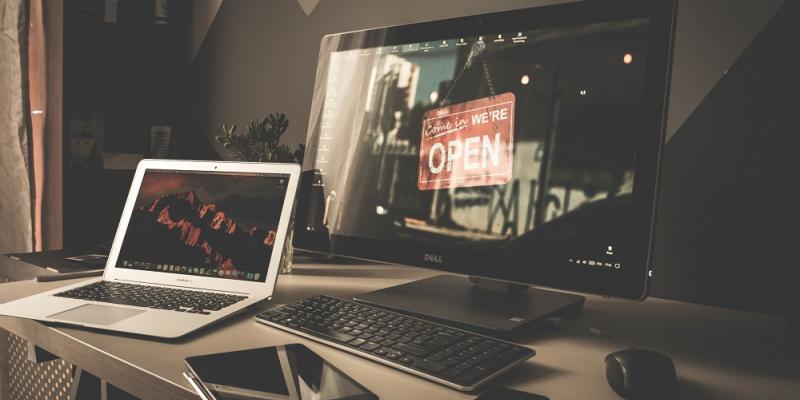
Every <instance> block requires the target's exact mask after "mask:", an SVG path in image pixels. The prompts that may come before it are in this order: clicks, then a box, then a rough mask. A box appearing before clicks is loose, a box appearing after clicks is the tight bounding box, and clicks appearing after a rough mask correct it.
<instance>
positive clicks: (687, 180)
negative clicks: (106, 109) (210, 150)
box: [187, 0, 800, 311]
mask: <svg viewBox="0 0 800 400" xmlns="http://www.w3.org/2000/svg"><path fill="white" fill-rule="evenodd" d="M302 2H304V3H309V1H302ZM560 2H563V0H548V1H544V0H538V1H537V0H497V1H492V2H487V1H479V0H439V1H417V2H408V1H402V2H401V1H396V0H370V1H364V0H321V1H320V2H319V4H318V5H317V6H316V8H314V9H313V11H312V12H311V13H310V14H308V15H307V14H306V13H305V12H304V10H303V8H301V6H300V5H299V4H298V1H297V0H271V1H262V0H236V1H222V3H221V5H220V2H219V0H217V1H213V2H206V1H202V0H198V1H195V6H196V7H200V8H201V9H200V10H199V11H200V12H199V13H198V14H200V15H206V16H207V15H208V14H209V13H213V11H215V10H216V7H219V11H218V13H217V14H216V16H215V18H214V19H213V22H212V23H211V25H210V28H209V30H208V33H207V35H206V36H205V38H204V39H202V38H196V42H198V43H202V44H201V45H200V47H199V49H198V51H197V56H196V57H195V59H194V61H193V64H192V67H191V76H190V87H189V89H190V91H189V93H188V94H187V98H192V99H193V100H192V107H191V119H192V121H193V123H194V124H195V126H197V127H198V129H199V130H200V131H201V132H199V133H200V134H201V135H202V134H205V135H209V132H211V130H212V128H213V126H215V125H218V124H221V123H228V124H229V123H237V124H240V125H241V124H243V123H245V122H246V121H247V119H249V118H252V117H256V116H260V115H263V114H265V113H268V112H272V111H281V112H285V113H287V114H288V116H289V119H290V120H291V125H290V128H289V130H288V131H287V134H286V140H285V142H286V143H287V144H290V145H293V144H295V143H298V142H301V141H303V140H304V138H305V134H306V128H307V125H308V112H309V109H310V105H311V96H312V91H313V84H314V75H315V70H316V59H317V53H318V49H319V40H320V38H321V36H322V35H324V34H327V33H335V32H342V31H348V30H356V29H364V28H369V27H375V26H384V25H395V24H404V23H410V22H417V21H422V20H433V19H441V18H447V17H454V16H460V15H469V14H476V13H483V12H490V11H499V10H508V9H514V8H522V7H531V6H539V5H545V4H552V3H560ZM310 3H313V1H310ZM783 4H784V1H783V0H742V1H736V2H732V1H729V0H684V1H681V2H680V6H679V12H678V22H677V30H676V38H675V55H674V62H673V75H672V87H671V93H670V106H669V107H670V113H669V117H668V121H667V138H668V142H667V145H666V154H665V162H664V169H663V171H664V172H663V187H662V191H661V201H660V204H659V218H658V225H657V233H656V259H655V264H656V265H655V267H656V275H655V278H654V280H653V285H652V290H651V294H652V295H654V296H658V297H666V298H673V299H679V300H687V301H694V302H701V303H708V304H718V305H726V306H730V307H737V308H745V309H756V310H762V311H774V310H775V309H776V308H775V307H774V304H776V303H781V302H783V303H785V291H786V289H787V288H788V285H789V284H788V283H787V282H788V281H789V279H782V278H784V277H786V278H788V277H789V274H788V272H789V271H790V269H789V268H790V267H789V266H790V265H791V258H790V253H791V244H792V243H800V241H798V240H797V239H798V236H797V234H796V233H793V232H792V231H791V230H789V227H790V226H791V224H792V221H794V222H796V221H797V217H796V216H795V215H796V214H798V213H797V212H793V209H792V205H793V204H794V203H796V196H795V195H794V194H793V193H791V187H792V184H791V182H792V175H795V176H796V175H797V171H798V169H797V168H796V167H797V166H796V165H792V161H791V158H787V156H788V155H791V153H792V150H793V149H797V143H796V141H794V140H795V139H792V138H791V137H790V135H789V132H790V131H791V130H792V129H794V132H797V129H796V128H797V125H796V124H795V125H793V126H794V128H792V125H790V124H789V123H788V122H785V120H786V119H787V118H788V117H789V116H792V115H793V114H792V112H791V111H787V110H786V107H788V105H785V103H783V102H782V100H781V98H780V97H778V96H780V95H782V94H785V93H786V92H785V90H784V89H783V86H782V85H783V84H782V83H781V81H780V80H779V76H778V75H776V73H777V72H779V70H780V69H781V68H788V67H787V66H789V65H790V64H786V63H789V62H790V61H787V60H784V59H780V58H776V57H774V54H773V53H775V51H772V50H770V49H771V48H772V47H773V46H775V44H773V42H774V40H775V39H773V41H772V42H770V40H768V39H762V37H763V35H762V36H758V35H759V33H760V32H762V30H763V29H764V28H765V26H767V25H768V23H769V22H770V21H771V20H772V18H773V16H774V15H776V11H777V10H778V9H780V8H781V7H782V6H783ZM786 12H787V11H786V10H782V11H781V15H783V14H785V13H786ZM784 18H785V17H784ZM795 19H796V17H795ZM780 35H781V34H780V33H778V34H773V37H775V38H779V37H780ZM756 37H758V38H759V39H756V42H753V40H754V38H756ZM795 37H798V35H795ZM782 45H783V46H786V47H787V49H786V50H785V52H786V53H790V46H791V42H787V41H784V42H782ZM758 48H761V49H762V50H760V51H759V50H753V49H758ZM795 48H796V45H795ZM743 52H745V55H744V56H742V54H743ZM740 56H741V57H742V59H739V58H740ZM764 57H772V58H771V59H770V61H769V62H767V61H765V58H764ZM737 60H738V61H737ZM748 60H751V61H748ZM748 63H749V64H748ZM747 65H750V66H747ZM795 70H797V69H795ZM726 71H729V72H728V73H727V75H726V73H725V72H726ZM767 77H769V79H771V81H769V82H764V81H762V80H761V79H767ZM795 82H796V81H795ZM766 83H770V84H771V86H770V85H767V84H766ZM698 105H699V107H698ZM795 105H796V104H795ZM781 107H783V108H781ZM798 111H800V109H798V108H796V107H795V108H794V113H795V114H797V113H798ZM794 180H797V179H796V177H795V178H794ZM784 311H785V310H784Z"/></svg>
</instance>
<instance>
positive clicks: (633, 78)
mask: <svg viewBox="0 0 800 400" xmlns="http://www.w3.org/2000/svg"><path fill="white" fill-rule="evenodd" d="M675 7H676V5H675V2H674V1H639V0H633V1H586V2H578V3H569V4H563V5H554V6H547V7H538V8H530V9H523V10H513V11H506V12H499V13H492V14H485V15H475V16H468V17H460V18H454V19H448V20H441V21H431V22H423V23H417V24H411V25H403V26H393V27H388V28H378V29H369V30H364V31H357V32H348V33H341V34H334V35H328V36H325V37H324V38H323V39H322V43H321V49H320V55H319V64H318V67H317V77H316V82H315V86H314V97H313V101H312V110H311V118H310V124H309V129H308V137H307V149H306V156H305V162H304V168H303V169H304V178H303V180H302V183H301V189H300V198H299V203H298V210H297V217H296V223H295V225H296V230H295V245H296V246H297V247H298V248H301V249H306V250H310V251H314V252H320V253H327V254H335V255H340V256H348V257H354V258H361V259H368V260H377V261H383V262H389V263H398V264H406V265H414V266H423V267H427V268H432V269H437V270H442V271H449V272H456V273H460V274H466V275H470V276H475V277H480V278H483V279H484V280H486V279H487V278H488V279H493V280H499V281H505V282H517V283H524V284H533V285H536V286H544V287H551V288H558V289H566V290H569V291H578V292H588V293H597V294H602V295H609V296H615V297H623V298H631V299H640V298H643V297H644V296H645V295H646V287H647V280H648V276H649V275H650V274H651V267H652V266H651V250H652V235H653V221H654V205H655V198H656V187H657V180H658V170H659V159H660V155H661V145H662V142H663V131H664V125H665V112H666V110H665V109H666V104H667V103H666V98H667V90H668V83H669V71H670V58H671V50H672V37H673V25H674V16H675ZM462 280H463V279H462ZM438 282H439V283H440V284H438V285H433V286H431V285H427V286H425V285H416V286H415V284H410V285H404V286H403V287H402V290H394V291H393V292H392V291H391V290H390V292H391V296H383V295H380V294H377V295H376V294H370V295H365V296H363V298H359V299H362V300H365V301H370V302H375V303H384V302H385V303H386V304H384V305H388V306H390V307H394V308H412V309H411V310H409V311H412V312H418V313H423V314H425V311H424V310H420V309H419V308H420V307H415V306H414V305H415V304H416V305H421V304H422V303H427V304H431V303H436V304H439V303H437V301H438V300H447V301H448V302H450V303H458V302H459V301H460V300H458V299H465V301H466V302H473V303H474V302H478V303H480V301H475V299H476V298H475V297H474V289H472V288H467V289H464V291H463V292H461V294H453V293H448V294H447V295H442V292H447V291H448V289H447V286H448V284H449V283H452V282H453V280H452V279H451V280H449V281H438ZM423 286H424V288H422V287H423ZM417 289H419V291H415V290H417ZM426 290H427V293H423V292H425V291H426ZM459 290H461V289H459ZM386 293H387V292H383V294H386ZM437 293H438V295H440V296H444V297H446V299H434V298H429V297H426V296H437ZM520 296H523V297H524V296H527V295H520ZM479 298H480V297H479ZM453 299H457V300H455V301H454V300H453ZM509 301H512V300H509V299H508V298H506V299H505V300H503V301H501V303H502V304H500V305H499V306H498V307H497V308H500V309H502V308H504V307H505V306H504V305H503V304H507V302H509ZM503 302H506V303H503ZM546 302H547V301H546V300H543V299H539V300H538V303H539V304H540V305H541V304H543V303H546ZM580 302H581V301H579V300H576V299H575V298H568V299H566V300H565V302H564V303H563V304H562V306H563V305H566V304H574V303H580ZM462 303H463V302H462ZM556 303H558V302H556ZM529 306H530V305H529ZM529 306H522V308H526V307H529ZM455 307H461V308H462V309H461V313H460V315H461V316H462V317H463V316H465V315H470V314H474V312H473V310H470V309H469V307H468V306H465V305H463V304H461V305H458V304H456V305H455ZM533 307H535V306H533ZM413 308H418V309H416V310H414V309H413ZM422 308H429V307H422ZM506 308H507V307H506ZM555 308H559V307H558V306H557V307H555ZM440 311H441V312H440ZM495 311H497V309H494V310H491V311H490V312H489V314H491V313H494V312H495ZM443 312H444V311H442V310H438V311H437V314H439V315H441V314H442V313H443ZM548 312H549V311H547V312H540V314H541V313H543V314H548ZM445 314H446V313H445ZM455 314H459V313H458V312H456V313H455ZM509 315H511V317H510V318H511V319H513V318H514V316H513V313H511V314H509ZM465 318H466V317H464V318H461V319H462V320H463V319H465ZM454 319H455V320H458V319H459V318H457V317H456V318H454ZM466 319H468V318H466ZM521 319H525V318H521ZM462 322H463V321H462Z"/></svg>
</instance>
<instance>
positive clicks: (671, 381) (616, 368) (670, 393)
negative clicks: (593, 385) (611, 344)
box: [606, 348, 678, 400]
mask: <svg viewBox="0 0 800 400" xmlns="http://www.w3.org/2000/svg"><path fill="white" fill-rule="evenodd" d="M606 379H608V384H609V386H611V388H612V389H614V391H615V392H617V394H618V395H620V396H621V397H622V398H623V399H627V400H640V399H649V400H675V399H677V398H678V377H677V375H676V374H675V365H674V364H673V363H672V360H671V359H670V358H669V357H667V356H665V355H663V354H661V353H658V352H655V351H652V350H642V349H635V348H630V349H625V350H620V351H616V352H614V353H611V354H609V355H607V356H606Z"/></svg>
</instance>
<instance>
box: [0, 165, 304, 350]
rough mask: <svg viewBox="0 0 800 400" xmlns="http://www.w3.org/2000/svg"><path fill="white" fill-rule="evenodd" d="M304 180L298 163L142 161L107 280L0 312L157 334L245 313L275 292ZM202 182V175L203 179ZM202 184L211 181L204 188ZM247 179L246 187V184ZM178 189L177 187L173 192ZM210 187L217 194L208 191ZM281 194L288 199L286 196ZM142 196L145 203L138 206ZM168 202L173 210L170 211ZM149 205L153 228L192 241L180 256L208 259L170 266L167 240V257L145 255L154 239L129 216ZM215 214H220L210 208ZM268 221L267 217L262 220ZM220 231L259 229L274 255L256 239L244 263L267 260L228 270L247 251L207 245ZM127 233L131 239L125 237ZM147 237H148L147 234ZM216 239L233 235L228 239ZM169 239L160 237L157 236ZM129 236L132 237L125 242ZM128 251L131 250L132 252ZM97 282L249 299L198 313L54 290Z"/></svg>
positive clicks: (252, 234)
mask: <svg viewBox="0 0 800 400" xmlns="http://www.w3.org/2000/svg"><path fill="white" fill-rule="evenodd" d="M186 176H188V178H186ZM164 177H166V178H164ZM170 177H172V178H175V177H177V178H176V179H172V181H170V179H168V178H170ZM144 178H147V180H146V184H145V185H144V187H143V179H144ZM299 178H300V166H299V165H296V164H266V163H241V162H217V161H173V160H143V161H141V162H140V163H139V165H138V167H137V169H136V173H135V175H134V179H133V183H132V185H131V190H130V192H129V195H128V200H127V202H126V204H125V208H124V210H123V214H122V218H121V220H120V224H119V227H118V229H117V233H116V236H115V238H114V243H113V245H112V248H111V251H110V254H109V258H108V262H107V264H106V267H105V272H104V274H103V277H102V278H96V279H91V280H88V281H81V282H78V283H75V284H73V285H68V286H64V287H60V288H58V289H55V290H51V291H48V292H44V293H40V294H37V295H33V296H30V297H26V298H22V299H19V300H15V301H12V302H8V303H5V304H2V305H0V315H6V316H14V317H24V318H30V319H35V320H39V321H46V322H56V323H64V324H69V325H77V326H83V327H89V328H98V329H104V330H110V331H119V332H126V333H132V334H138V335H146V336H155V337H161V338H177V337H180V336H183V335H185V334H187V333H190V332H192V331H195V330H197V329H199V328H202V327H204V326H206V325H208V324H211V323H213V322H215V321H218V320H220V319H223V318H225V317H228V316H230V315H233V314H235V313H237V312H239V311H242V310H243V309H245V308H247V307H248V306H250V305H252V304H254V303H257V302H259V301H262V300H264V299H269V298H271V296H272V293H273V291H274V289H275V281H276V279H277V273H278V268H279V262H280V258H281V253H282V249H283V247H284V240H285V238H286V231H287V229H288V226H289V219H290V214H291V212H292V205H293V202H294V198H295V193H296V191H297V185H298V181H299ZM159 179H161V180H159ZM204 179H205V180H206V181H203V180H204ZM182 180H183V181H184V182H195V184H194V186H192V185H189V186H185V187H182V186H181V185H180V184H176V182H178V183H180V182H182ZM262 181H263V182H264V183H265V185H272V184H276V185H277V186H276V187H277V188H278V190H271V189H269V188H267V187H266V186H265V185H261V182H262ZM196 182H200V192H202V193H201V194H198V193H195V190H196V189H197V187H198V186H197V184H196ZM209 182H210V183H209ZM276 182H277V183H276ZM205 184H207V186H208V187H205V186H203V185H205ZM247 185H250V186H249V187H248V186H247ZM178 192H180V194H176V193H178ZM261 192H263V193H266V196H272V197H269V199H270V202H268V203H265V204H264V205H263V207H272V208H273V209H272V210H269V211H267V212H264V211H263V210H259V207H253V204H249V206H248V203H247V202H248V201H249V202H250V203H253V202H258V201H260V200H261V199H262V198H264V197H258V195H259V194H260V193H261ZM281 192H282V193H281ZM209 193H211V194H212V195H209ZM276 193H277V194H276ZM159 195H161V197H159ZM172 195H174V196H180V197H178V198H180V199H182V201H184V202H186V201H188V202H189V203H188V204H190V205H191V207H190V208H188V209H189V210H193V211H192V212H197V213H198V214H199V215H200V214H201V215H202V216H203V217H204V219H196V218H195V217H194V215H192V217H185V214H186V213H185V212H184V213H183V215H184V217H185V218H184V217H181V215H179V214H180V213H179V212H178V211H176V208H177V205H176V204H178V203H169V204H170V205H169V206H165V205H164V204H167V203H164V202H166V201H168V200H171V199H172V200H174V198H172V197H168V196H172ZM202 195H206V196H210V197H214V196H218V197H219V198H221V199H222V201H223V203H222V204H227V205H228V210H230V211H229V212H228V214H225V210H223V208H222V206H221V205H220V204H215V203H211V202H209V203H204V202H203V199H202V198H201V197H202ZM148 196H150V197H148ZM281 196H282V198H280V197H281ZM148 199H149V200H150V201H149V202H144V205H143V203H142V202H143V201H144V200H148ZM153 199H155V200H153ZM137 201H139V203H140V204H137ZM159 201H161V202H162V204H161V206H160V207H161V208H158V207H159V206H158V202H159ZM225 202H227V203H225ZM237 202H238V203H237ZM153 204H155V205H153ZM180 204H183V203H180ZM256 205H260V203H256ZM148 207H149V208H148ZM169 207H173V208H169ZM167 208H169V209H167ZM274 208H279V209H274ZM157 209H160V210H161V212H160V213H157V212H156V211H157ZM164 209H167V210H166V211H164ZM249 209H255V210H257V211H255V212H254V213H255V214H253V215H256V214H258V215H260V216H261V217H263V215H270V216H271V217H270V218H271V220H270V221H262V220H259V219H258V218H255V217H252V216H250V215H246V210H249ZM147 211H150V212H151V214H152V217H151V218H152V219H154V220H156V222H157V223H158V224H160V225H157V226H158V229H162V230H161V231H158V232H164V233H163V234H165V235H167V234H170V233H173V231H174V232H175V233H174V236H165V237H166V238H169V240H166V241H167V242H169V244H172V242H171V241H170V240H172V239H173V238H178V239H175V240H179V242H176V243H178V247H180V246H186V247H187V248H188V250H187V249H176V252H175V253H174V254H184V253H178V252H179V251H185V252H190V253H188V254H191V255H195V253H197V252H198V251H202V252H203V253H198V254H200V256H201V257H206V258H205V260H206V262H204V263H203V264H201V265H188V266H187V265H183V266H181V265H174V262H170V261H169V260H167V259H166V258H170V257H173V253H170V252H164V248H163V247H162V248H161V249H160V250H161V253H158V254H165V260H164V261H163V262H162V261H160V260H153V259H152V257H156V255H154V253H155V252H152V253H147V252H143V249H147V247H146V246H142V245H140V243H147V240H149V239H148V236H147V235H141V233H140V231H139V230H135V229H134V228H132V229H134V232H135V234H134V233H131V232H132V231H130V230H129V225H135V224H134V223H133V221H132V215H133V214H134V213H135V212H138V213H140V214H137V215H139V216H141V215H146V216H147V215H150V214H144V213H145V212H147ZM220 211H222V213H220ZM209 212H211V213H214V214H213V215H208V213H209ZM259 213H261V214H259ZM231 214H237V216H242V218H241V219H240V220H237V219H236V218H235V216H234V217H230V215H231ZM207 215H208V216H207ZM206 216H207V217H206ZM212 217H213V218H212ZM136 218H144V217H135V218H134V219H135V221H140V219H136ZM181 218H183V219H181ZM192 218H195V219H192ZM265 218H267V217H263V218H262V219H265ZM190 220H191V221H194V224H197V225H199V224H200V223H199V222H197V221H205V222H206V223H208V224H209V226H210V227H204V226H194V225H192V224H191V223H190V222H187V221H190ZM181 221H183V222H181ZM259 223H261V224H262V225H263V226H269V227H270V228H268V229H263V230H259V229H261V228H259V227H258V224H259ZM152 224H153V223H151V225H152ZM138 226H139V225H137V227H138ZM203 228H206V229H207V230H208V229H212V230H215V232H214V233H213V234H215V235H217V236H213V235H212V234H208V235H205V236H204V234H205V233H204V232H206V231H204V230H203ZM220 231H222V232H227V233H228V234H229V235H234V234H235V235H238V236H235V237H236V238H239V239H241V238H242V237H247V236H246V235H248V234H249V235H250V236H249V237H255V238H257V239H254V240H261V236H255V235H257V234H261V235H262V236H264V239H263V240H261V241H260V242H256V243H262V242H263V243H264V245H265V246H268V245H270V244H271V246H270V247H271V252H265V253H256V254H253V253H252V252H253V251H256V250H260V249H261V247H257V246H256V247H255V249H256V250H252V251H251V253H248V257H250V258H248V260H252V259H259V257H261V258H260V259H263V261H264V264H265V265H247V266H246V270H248V271H252V272H245V271H244V270H243V269H242V268H245V266H243V263H239V264H234V265H235V266H234V267H232V265H231V264H233V263H232V261H231V260H234V259H237V260H241V259H243V258H236V256H235V255H234V256H230V255H229V254H226V253H224V252H222V251H221V250H218V249H215V248H214V247H213V244H212V243H210V242H213V241H214V240H213V239H212V238H214V237H216V238H219V237H220V236H219V235H220V234H221V233H220ZM126 233H127V234H128V235H130V236H131V237H130V238H126ZM136 234H139V236H138V237H137V236H136ZM243 235H244V236H243ZM265 235H266V236H265ZM142 237H144V238H145V239H141V238H142ZM204 238H205V239H204ZM135 239H138V240H135ZM152 240H155V239H152ZM220 240H227V236H225V237H223V239H220ZM164 241H165V240H161V242H164ZM126 242H127V244H128V246H127V247H126ZM248 245H249V247H247V248H249V249H253V248H254V245H253V244H252V243H249V244H248ZM131 246H133V247H131ZM137 246H138V247H137ZM131 248H133V249H134V250H135V251H134V250H130V249H131ZM220 248H226V249H227V248H235V249H241V248H242V246H238V247H237V246H231V245H230V244H229V243H228V242H226V243H223V244H222V245H220ZM265 248H269V247H265ZM136 251H138V253H136ZM191 251H194V253H191ZM129 253H130V254H129ZM131 254H135V255H138V256H139V257H138V258H142V259H144V258H149V259H148V260H147V261H148V262H140V261H137V260H135V259H128V258H130V257H131ZM226 257H230V258H226ZM134 258H135V257H134ZM195 259H196V257H195ZM209 262H210V263H211V264H214V263H215V262H216V263H217V264H220V265H219V269H217V268H214V269H213V270H212V268H211V267H210V266H209ZM236 267H239V269H238V270H237V269H236ZM187 270H188V273H187ZM256 271H260V272H256ZM262 274H263V275H262ZM101 280H103V281H109V282H121V283H128V284H136V285H144V286H160V287H166V288H176V289H183V290H192V291H203V292H212V293H222V294H232V295H237V296H243V297H246V299H244V300H242V301H240V302H237V303H235V304H233V305H230V306H228V307H225V308H222V309H220V310H218V311H207V312H209V313H208V314H198V313H187V312H179V311H174V310H163V309H156V308H148V307H137V306H131V305H120V304H111V303H105V302H97V301H88V300H81V299H74V298H66V297H59V296H54V294H56V293H62V292H64V291H67V290H70V289H72V288H77V287H81V286H84V285H89V284H91V283H94V282H97V281H101Z"/></svg>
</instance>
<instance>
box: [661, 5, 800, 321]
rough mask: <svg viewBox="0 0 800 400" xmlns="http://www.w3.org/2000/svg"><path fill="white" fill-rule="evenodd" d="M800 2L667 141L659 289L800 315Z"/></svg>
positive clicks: (751, 47)
mask: <svg viewBox="0 0 800 400" xmlns="http://www.w3.org/2000/svg"><path fill="white" fill-rule="evenodd" d="M798 18H800V6H799V5H798V3H797V2H790V3H787V4H786V5H785V6H783V7H782V8H781V9H780V10H779V11H778V13H777V14H776V15H775V17H774V18H773V19H772V20H771V21H770V22H769V23H768V24H767V26H766V27H765V28H764V30H763V31H762V32H761V33H760V34H759V35H758V36H757V37H756V38H755V40H753V42H752V43H751V44H750V45H749V46H748V47H747V49H746V50H745V51H744V53H743V54H742V56H741V57H740V58H739V59H738V60H737V61H736V63H735V64H734V65H733V66H732V67H731V68H730V69H729V71H728V73H727V74H726V75H725V76H724V77H723V78H722V79H721V80H720V81H719V83H718V84H717V85H715V86H714V88H713V89H712V90H711V91H710V93H709V94H708V96H706V98H705V99H704V100H703V101H702V102H701V103H700V105H699V106H698V107H697V108H696V109H695V110H694V112H693V113H692V114H691V115H690V116H689V118H688V119H687V120H686V122H685V123H684V124H683V125H682V126H681V127H680V129H678V131H677V132H676V133H675V135H674V136H673V137H672V138H671V140H670V141H669V142H668V143H667V145H666V150H665V154H664V164H663V174H662V180H661V191H660V194H659V207H658V222H657V229H656V259H655V265H656V276H655V278H654V279H653V286H652V290H651V294H652V295H654V296H659V297H668V298H676V299H681V300H687V301H692V302H698V303H704V304H715V305H722V306H727V307H734V308H742V309H750V310H758V311H764V312H770V313H778V314H788V313H792V312H794V313H800V302H799V301H798V300H800V295H798V293H800V291H798V288H797V285H798V282H800V280H799V279H798V278H800V273H798V267H799V266H800V265H799V264H798V262H797V249H798V247H800V230H798V224H800V210H798V205H800V190H798V188H797V184H798V182H800V157H798V152H800V99H798V98H797V94H798V93H800V78H799V77H798V76H797V71H800V51H798V49H799V48H800V25H798V24H797V21H798Z"/></svg>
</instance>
